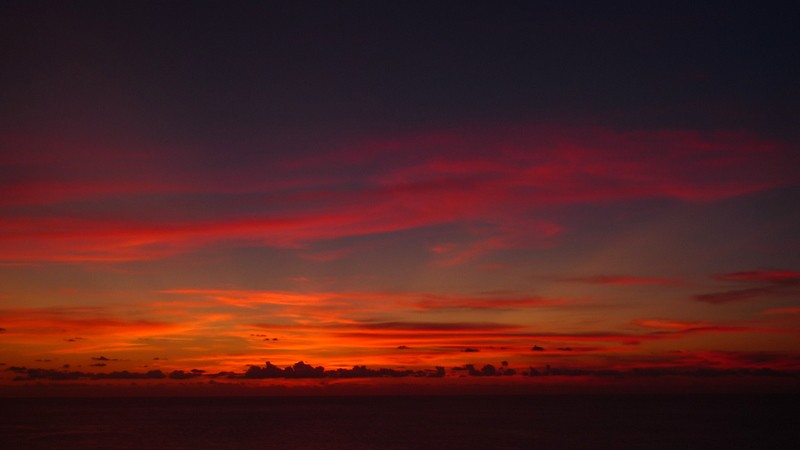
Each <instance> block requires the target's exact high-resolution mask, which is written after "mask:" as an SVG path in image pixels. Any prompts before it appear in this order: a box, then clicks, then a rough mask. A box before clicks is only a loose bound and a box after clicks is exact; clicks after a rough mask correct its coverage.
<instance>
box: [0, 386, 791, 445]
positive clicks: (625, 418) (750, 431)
mask: <svg viewBox="0 0 800 450" xmlns="http://www.w3.org/2000/svg"><path fill="white" fill-rule="evenodd" d="M798 399H799V398H798V397H797V396H784V397H781V396H766V395H761V396H719V395H717V396H697V395H694V396H668V395H661V396H636V395H613V396H612V395H606V396H602V395H586V396H578V395H542V396H488V395H487V396H424V397H422V396H420V397H414V396H404V397H380V396H363V397H199V398H168V397H161V398H82V399H81V398H78V399H76V398H50V399H42V398H37V399H9V398H6V399H0V405H1V406H0V448H3V449H112V448H114V449H145V448H146V449H199V448H216V449H256V448H257V449H269V448H282V449H285V448H289V449H378V448H380V449H413V448H425V449H427V448H433V449H457V448H464V449H472V448H474V449H479V448H481V449H483V448H491V449H494V448H497V449H581V448H610V449H629V448H641V449H687V448H697V449H731V448H753V449H780V448H787V449H789V448H792V449H794V448H796V446H797V443H798V442H800V430H798V428H800V427H798V424H799V423H800V421H798V419H800V415H798V412H797V406H796V405H797V400H798Z"/></svg>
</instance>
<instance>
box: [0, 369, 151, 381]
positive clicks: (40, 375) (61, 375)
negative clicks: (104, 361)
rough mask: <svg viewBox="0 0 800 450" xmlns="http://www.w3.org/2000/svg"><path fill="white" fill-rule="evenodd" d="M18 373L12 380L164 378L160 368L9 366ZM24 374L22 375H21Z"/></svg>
mask: <svg viewBox="0 0 800 450" xmlns="http://www.w3.org/2000/svg"><path fill="white" fill-rule="evenodd" d="M11 369H14V370H12V372H15V373H18V374H20V376H17V377H15V378H14V381H31V380H50V381H68V380H80V379H89V380H145V379H151V380H155V379H161V378H166V375H164V372H162V371H160V370H151V371H149V372H144V373H142V372H128V371H127V370H123V371H119V372H109V373H91V372H80V371H72V372H70V371H66V370H53V369H27V368H25V367H13V368H12V367H10V368H9V369H8V370H11ZM23 375H24V376H23Z"/></svg>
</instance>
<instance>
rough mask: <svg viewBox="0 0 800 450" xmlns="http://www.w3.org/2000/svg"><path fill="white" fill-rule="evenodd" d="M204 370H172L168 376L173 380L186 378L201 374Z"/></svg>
mask: <svg viewBox="0 0 800 450" xmlns="http://www.w3.org/2000/svg"><path fill="white" fill-rule="evenodd" d="M203 372H205V371H204V370H198V369H192V370H191V371H189V372H185V371H183V370H173V371H172V372H170V374H169V378H171V379H173V380H188V379H190V378H197V377H199V376H201V375H203Z"/></svg>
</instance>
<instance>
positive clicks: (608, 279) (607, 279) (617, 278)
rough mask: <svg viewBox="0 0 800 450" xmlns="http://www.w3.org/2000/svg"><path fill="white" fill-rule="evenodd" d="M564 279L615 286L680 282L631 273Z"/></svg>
mask: <svg viewBox="0 0 800 450" xmlns="http://www.w3.org/2000/svg"><path fill="white" fill-rule="evenodd" d="M563 280H564V281H577V282H581V283H590V284H605V285H614V286H635V285H659V286H675V285H677V284H680V281H679V280H675V279H672V278H648V277H635V276H631V275H595V276H591V277H578V278H564V279H563Z"/></svg>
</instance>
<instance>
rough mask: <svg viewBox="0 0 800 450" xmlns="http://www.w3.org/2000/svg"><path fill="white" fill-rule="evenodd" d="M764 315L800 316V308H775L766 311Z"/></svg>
mask: <svg viewBox="0 0 800 450" xmlns="http://www.w3.org/2000/svg"><path fill="white" fill-rule="evenodd" d="M764 314H800V307H795V308H773V309H768V310H766V311H764Z"/></svg>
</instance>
